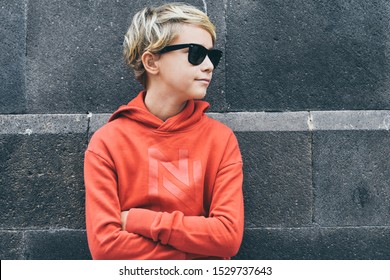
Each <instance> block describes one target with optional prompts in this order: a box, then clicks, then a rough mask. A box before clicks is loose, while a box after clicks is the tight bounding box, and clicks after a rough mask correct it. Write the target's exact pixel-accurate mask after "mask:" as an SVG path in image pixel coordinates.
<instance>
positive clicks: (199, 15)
mask: <svg viewBox="0 0 390 280" xmlns="http://www.w3.org/2000/svg"><path fill="white" fill-rule="evenodd" d="M180 24H193V25H196V26H199V27H201V28H203V29H205V30H206V31H207V32H209V33H210V35H211V38H212V41H213V44H214V43H215V40H216V32H215V26H214V25H213V24H212V23H211V21H210V19H209V18H208V16H207V15H206V14H205V13H203V12H202V11H200V10H198V9H197V8H195V7H193V6H190V5H187V4H184V3H169V4H165V5H162V6H159V7H146V8H144V9H143V10H141V11H139V12H138V13H136V14H135V15H134V17H133V20H132V22H131V25H130V27H129V29H128V31H127V33H126V35H125V39H124V42H123V46H124V49H123V55H124V58H125V62H126V64H128V65H130V66H131V67H132V68H133V70H134V74H135V77H136V79H137V80H138V81H139V82H140V83H141V84H142V85H143V86H144V87H145V86H146V73H145V68H144V66H143V64H142V60H141V57H142V54H143V53H144V52H146V51H150V52H151V53H158V52H159V51H160V50H161V49H162V48H163V47H165V46H167V45H168V44H170V43H171V42H172V41H173V40H174V39H175V38H176V36H177V35H178V27H179V25H180Z"/></svg>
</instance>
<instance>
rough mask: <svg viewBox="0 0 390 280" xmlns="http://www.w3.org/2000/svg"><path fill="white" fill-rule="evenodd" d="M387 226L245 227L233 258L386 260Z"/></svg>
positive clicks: (389, 252)
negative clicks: (239, 245)
mask: <svg viewBox="0 0 390 280" xmlns="http://www.w3.org/2000/svg"><path fill="white" fill-rule="evenodd" d="M389 236H390V228H389V227H362V228H355V227H351V228H319V227H304V228H259V229H247V230H246V231H245V234H244V240H243V243H242V246H241V248H240V251H239V253H238V255H237V256H236V257H235V259H250V260H368V259H372V260H388V259H389V258H390V245H389V244H390V237H389Z"/></svg>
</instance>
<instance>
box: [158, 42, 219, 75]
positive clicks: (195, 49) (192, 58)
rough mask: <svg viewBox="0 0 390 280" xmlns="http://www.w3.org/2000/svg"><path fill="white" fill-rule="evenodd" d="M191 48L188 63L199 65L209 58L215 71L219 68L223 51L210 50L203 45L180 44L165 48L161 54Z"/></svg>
mask: <svg viewBox="0 0 390 280" xmlns="http://www.w3.org/2000/svg"><path fill="white" fill-rule="evenodd" d="M185 48H189V52H188V62H189V63H191V64H192V65H199V64H201V63H202V62H203V60H204V59H205V58H206V56H208V57H209V58H210V61H211V63H212V64H213V65H214V69H215V68H216V67H217V66H218V63H219V61H220V60H221V57H222V51H220V50H215V49H211V50H208V49H206V48H205V47H203V46H202V45H198V44H180V45H171V46H166V47H164V48H163V49H162V50H161V51H159V53H160V54H163V53H167V52H171V51H175V50H180V49H185Z"/></svg>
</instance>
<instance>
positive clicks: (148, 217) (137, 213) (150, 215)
mask: <svg viewBox="0 0 390 280" xmlns="http://www.w3.org/2000/svg"><path fill="white" fill-rule="evenodd" d="M156 215H157V212H154V211H152V210H147V209H140V208H132V209H130V211H129V213H128V214H127V220H126V231H127V232H131V233H136V234H139V235H142V236H143V237H147V238H152V234H151V228H152V224H153V222H154V220H155V218H156Z"/></svg>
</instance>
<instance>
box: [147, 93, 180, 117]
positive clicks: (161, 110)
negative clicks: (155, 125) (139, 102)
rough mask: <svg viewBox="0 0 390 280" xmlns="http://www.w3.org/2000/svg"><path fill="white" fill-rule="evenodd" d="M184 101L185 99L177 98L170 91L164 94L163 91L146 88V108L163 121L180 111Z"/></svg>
mask: <svg viewBox="0 0 390 280" xmlns="http://www.w3.org/2000/svg"><path fill="white" fill-rule="evenodd" d="M186 103H187V102H186V101H179V100H177V98H175V96H174V95H173V94H172V93H171V94H169V93H168V94H165V93H164V92H163V91H157V90H153V89H149V90H147V92H146V96H145V106H146V108H148V110H149V112H151V113H152V114H153V115H155V116H156V117H158V118H159V119H161V120H163V121H166V120H167V119H169V118H170V117H173V116H175V115H177V114H178V113H180V112H181V111H182V110H183V109H184V107H185V105H186Z"/></svg>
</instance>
